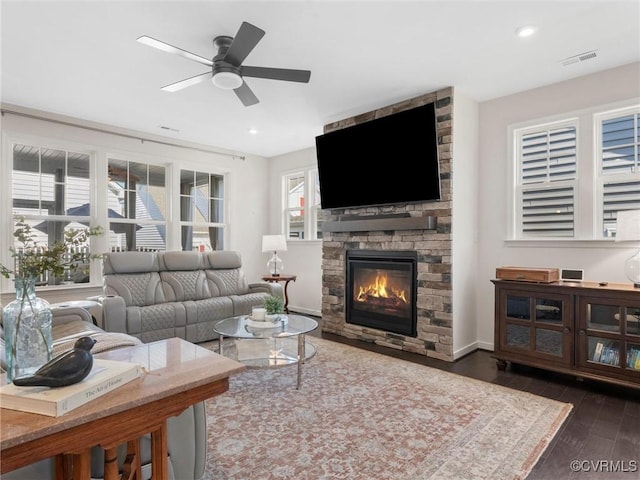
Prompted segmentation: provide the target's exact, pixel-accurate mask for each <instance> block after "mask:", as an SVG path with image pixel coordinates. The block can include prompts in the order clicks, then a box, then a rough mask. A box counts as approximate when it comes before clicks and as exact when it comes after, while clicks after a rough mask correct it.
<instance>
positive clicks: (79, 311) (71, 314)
mask: <svg viewBox="0 0 640 480" xmlns="http://www.w3.org/2000/svg"><path fill="white" fill-rule="evenodd" d="M78 320H81V321H83V322H87V323H90V324H92V325H95V323H94V321H93V317H92V316H91V314H90V313H89V311H88V310H87V309H86V308H82V307H75V306H68V304H66V303H54V304H51V323H52V325H53V326H54V327H55V326H56V325H63V324H65V323H70V322H75V321H78Z"/></svg>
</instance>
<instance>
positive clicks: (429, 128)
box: [316, 103, 440, 209]
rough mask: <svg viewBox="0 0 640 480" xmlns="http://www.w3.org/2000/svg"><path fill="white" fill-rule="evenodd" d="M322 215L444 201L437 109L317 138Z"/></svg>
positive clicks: (423, 108) (401, 114) (415, 110)
mask: <svg viewBox="0 0 640 480" xmlns="http://www.w3.org/2000/svg"><path fill="white" fill-rule="evenodd" d="M316 155H317V160H318V175H319V182H320V203H321V207H322V208H323V209H331V208H345V207H361V206H369V205H387V204H395V203H405V202H420V201H429V200H439V199H440V172H439V164H438V137H437V133H436V118H435V106H434V104H433V103H428V104H426V105H422V106H420V107H416V108H413V109H410V110H405V111H402V112H398V113H394V114H391V115H387V116H385V117H381V118H377V119H374V120H370V121H368V122H363V123H360V124H357V125H353V126H350V127H346V128H343V129H341V130H335V131H333V132H329V133H325V134H324V135H319V136H317V137H316Z"/></svg>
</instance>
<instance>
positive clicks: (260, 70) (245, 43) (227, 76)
mask: <svg viewBox="0 0 640 480" xmlns="http://www.w3.org/2000/svg"><path fill="white" fill-rule="evenodd" d="M264 34H265V32H264V30H261V29H260V28H258V27H256V26H254V25H251V24H250V23H247V22H242V25H240V28H239V29H238V32H237V33H236V36H235V38H234V37H228V36H226V35H221V36H218V37H215V38H214V39H213V45H214V47H216V48H217V49H218V54H217V55H216V56H215V57H213V59H211V60H209V59H207V58H204V57H201V56H200V55H196V54H195V53H191V52H187V51H186V50H183V49H181V48H178V47H174V46H173V45H169V44H168V43H165V42H161V41H160V40H156V39H155V38H152V37H148V36H146V35H143V36H142V37H139V38H138V39H137V40H138V42H140V43H143V44H145V45H148V46H150V47H154V48H157V49H159V50H162V51H164V52H168V53H175V54H177V55H180V56H182V57H184V58H188V59H189V60H193V61H195V62H198V63H201V64H203V65H206V66H208V67H211V71H208V72H205V73H201V74H199V75H196V76H194V77H190V78H186V79H184V80H181V81H179V82H176V83H171V84H169V85H165V86H164V87H162V90H164V91H166V92H176V91H178V90H182V89H183V88H187V87H190V86H192V85H195V84H197V83H200V82H203V81H205V80H206V79H208V78H211V81H212V82H213V84H214V85H215V86H216V87H219V88H222V89H225V90H233V91H234V92H236V95H237V96H238V98H239V99H240V101H241V102H242V103H243V104H244V106H245V107H249V106H251V105H255V104H256V103H258V102H259V100H258V98H257V97H256V96H255V94H254V93H253V91H252V90H251V89H250V88H249V86H248V85H247V84H246V82H245V81H244V78H243V77H254V78H267V79H270V80H285V81H287V82H301V83H308V82H309V78H310V77H311V72H310V71H309V70H291V69H288V68H270V67H251V66H247V65H242V62H243V61H244V59H245V58H246V57H247V55H249V53H251V51H252V50H253V49H254V48H255V46H256V45H257V44H258V42H259V41H260V40H261V39H262V37H263V36H264Z"/></svg>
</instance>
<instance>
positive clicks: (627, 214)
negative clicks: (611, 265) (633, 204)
mask: <svg viewBox="0 0 640 480" xmlns="http://www.w3.org/2000/svg"><path fill="white" fill-rule="evenodd" d="M616 242H635V243H636V244H637V245H639V244H640V210H622V211H618V217H617V221H616ZM624 273H625V274H626V276H627V278H628V279H629V280H631V282H632V283H633V286H634V287H635V288H640V250H638V251H637V252H636V253H635V255H632V256H631V257H629V259H628V260H627V261H626V262H625V264H624Z"/></svg>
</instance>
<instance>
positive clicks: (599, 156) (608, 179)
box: [593, 104, 640, 240]
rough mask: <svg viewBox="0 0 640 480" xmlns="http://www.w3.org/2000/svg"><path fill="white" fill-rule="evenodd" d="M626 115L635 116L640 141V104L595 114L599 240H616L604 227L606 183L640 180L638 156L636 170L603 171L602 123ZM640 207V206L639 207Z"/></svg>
mask: <svg viewBox="0 0 640 480" xmlns="http://www.w3.org/2000/svg"><path fill="white" fill-rule="evenodd" d="M625 116H635V117H636V120H635V130H636V132H635V133H636V137H635V138H636V142H637V141H638V136H639V135H640V104H636V105H632V106H628V107H623V108H617V109H610V110H607V111H603V112H599V113H595V114H594V115H593V118H594V119H593V123H594V153H595V156H596V161H595V182H596V205H595V210H596V220H595V227H596V228H595V237H596V239H598V240H611V239H613V240H615V237H614V236H606V235H605V229H604V216H605V215H604V211H605V208H604V207H605V204H604V201H605V199H604V194H605V188H604V186H605V183H621V182H623V181H628V180H629V179H632V180H633V179H634V178H633V177H635V180H636V181H638V182H640V158H637V160H636V165H635V167H634V170H635V171H632V172H631V173H615V174H605V173H603V172H602V169H603V162H604V158H603V136H602V133H603V132H602V124H603V122H604V121H606V120H611V119H614V118H621V117H625ZM634 147H635V153H636V157H638V155H640V152H639V150H640V145H638V144H637V143H636V144H635V145H634ZM639 208H640V207H639Z"/></svg>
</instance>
